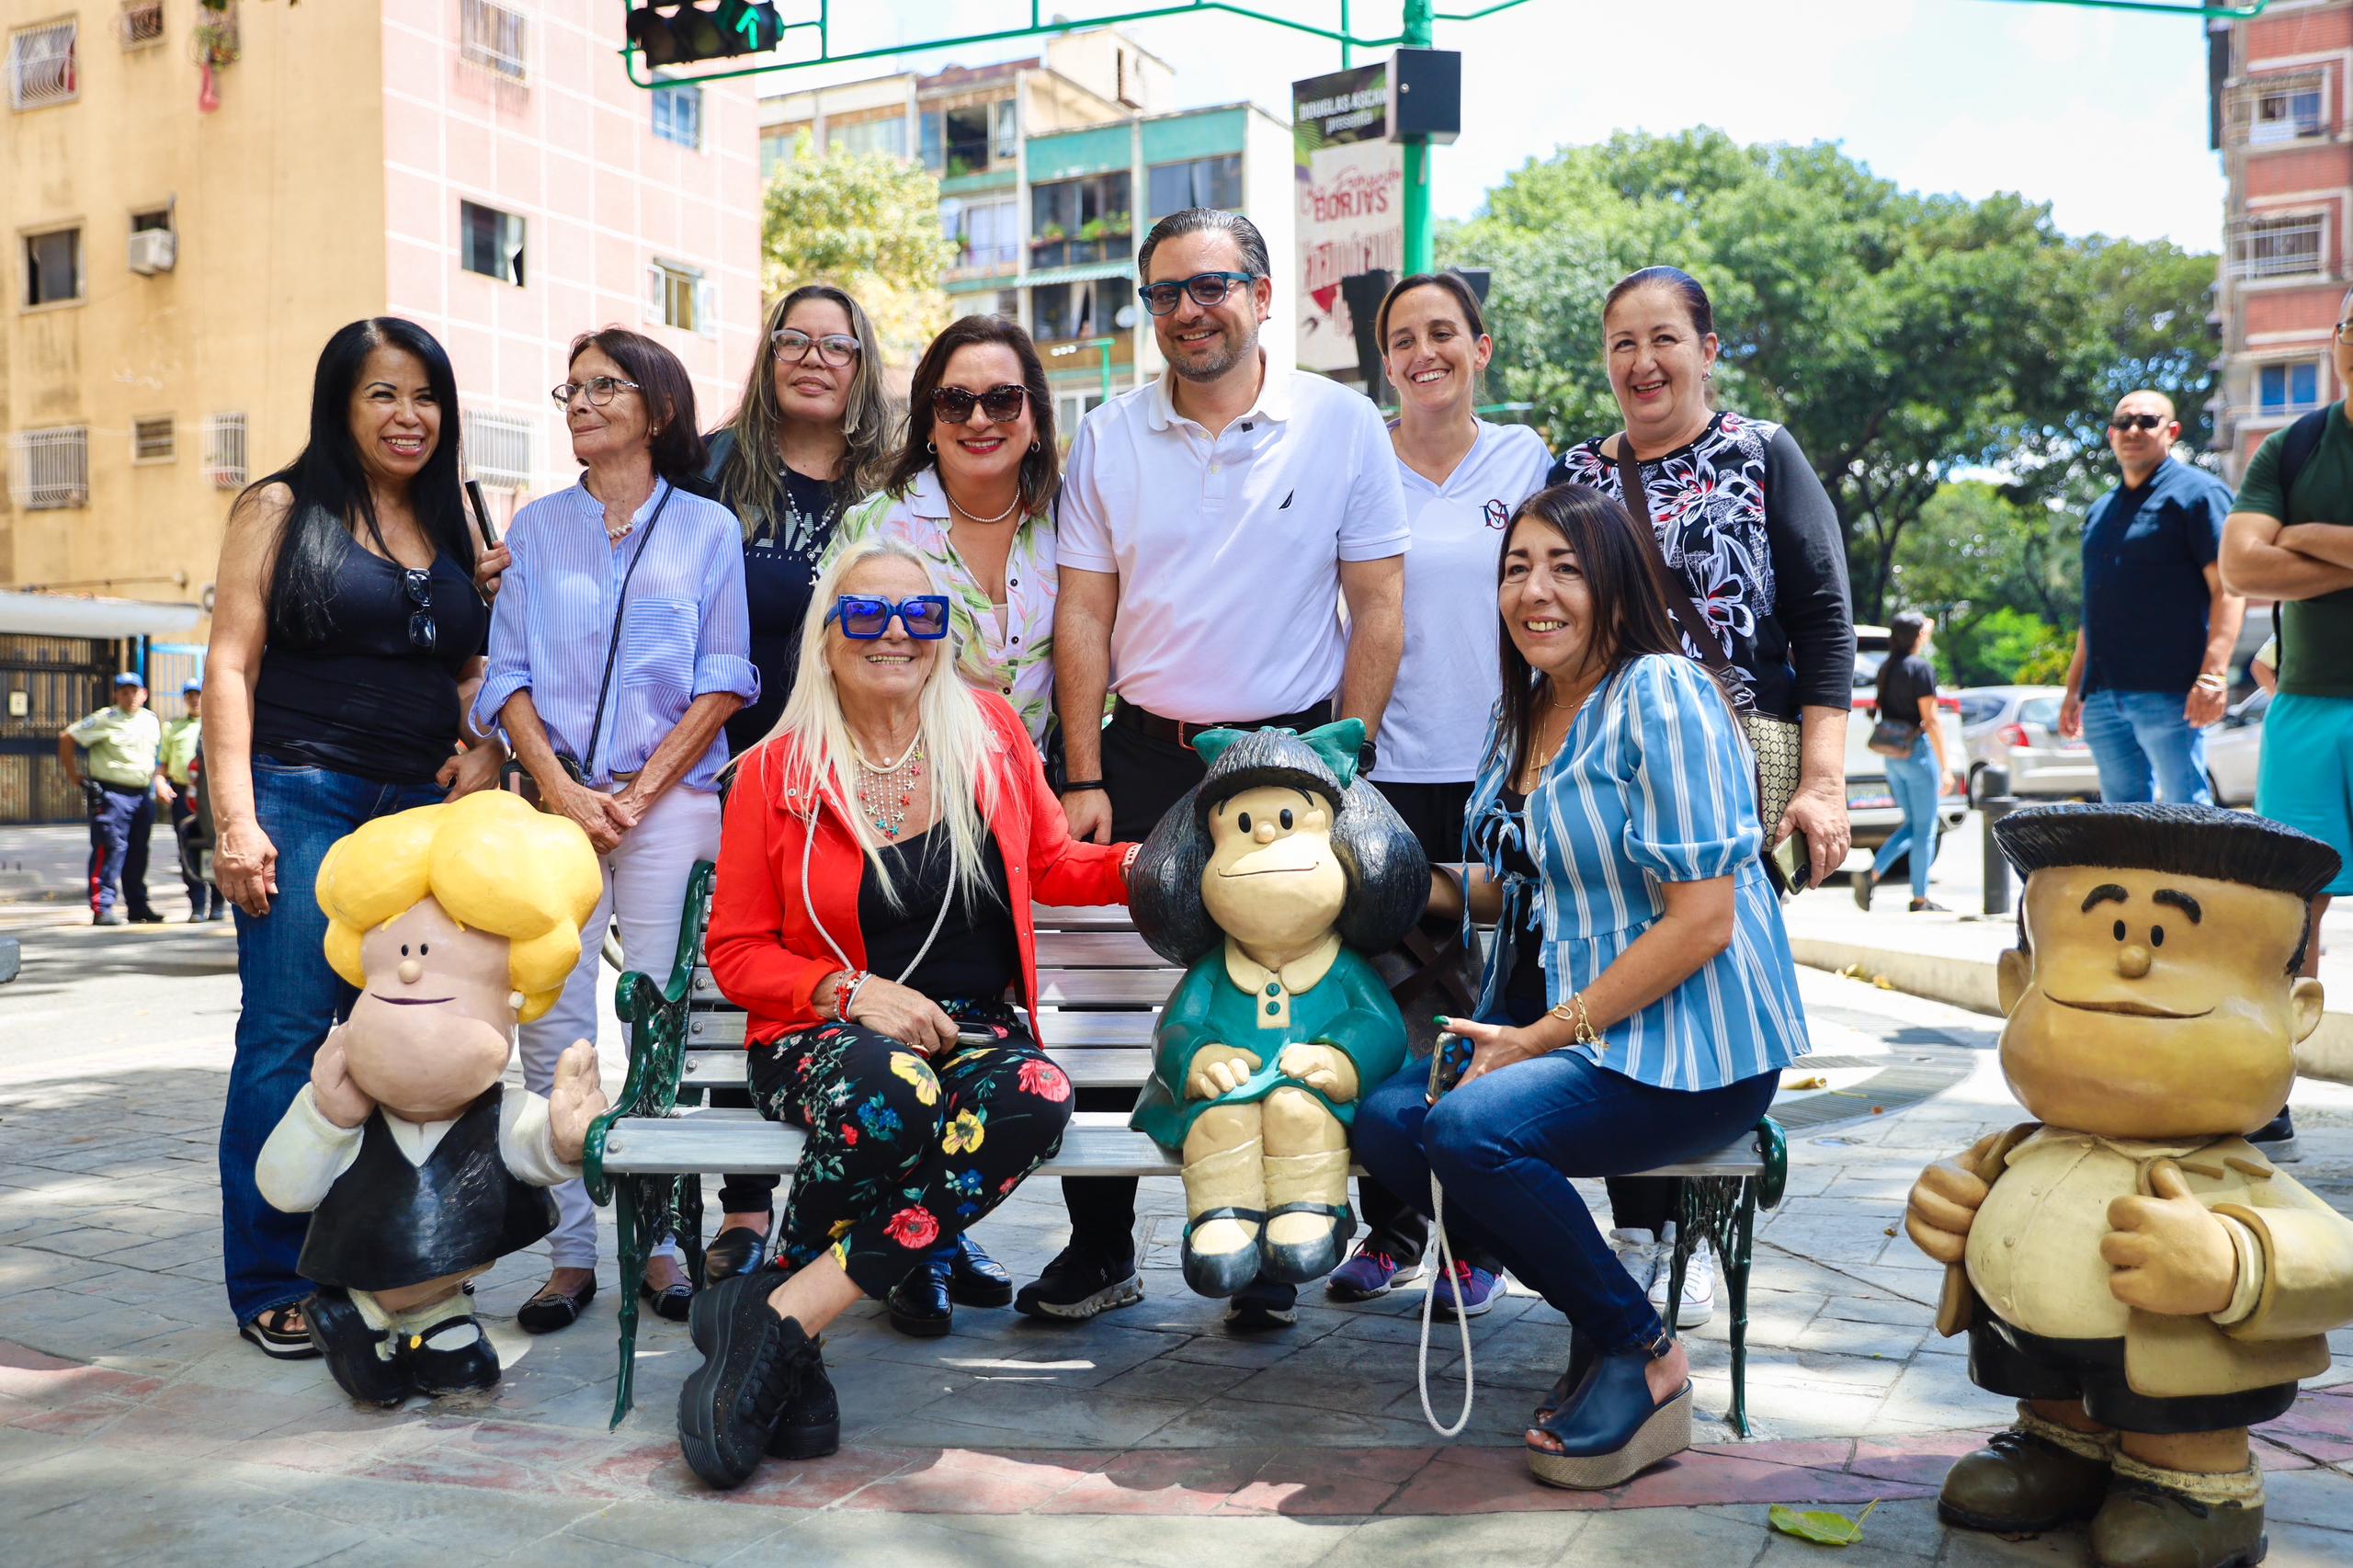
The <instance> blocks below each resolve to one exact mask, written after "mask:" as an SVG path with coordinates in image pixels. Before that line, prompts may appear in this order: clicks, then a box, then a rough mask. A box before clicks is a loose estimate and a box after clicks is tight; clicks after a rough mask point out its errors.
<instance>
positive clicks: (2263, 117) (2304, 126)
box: [2246, 78, 2322, 147]
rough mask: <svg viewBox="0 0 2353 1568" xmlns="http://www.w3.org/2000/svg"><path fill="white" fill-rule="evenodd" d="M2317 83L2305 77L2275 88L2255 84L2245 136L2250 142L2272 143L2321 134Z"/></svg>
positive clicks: (2253, 143)
mask: <svg viewBox="0 0 2353 1568" xmlns="http://www.w3.org/2000/svg"><path fill="white" fill-rule="evenodd" d="M2321 130H2322V126H2321V119H2320V83H2319V82H2318V81H2317V80H2316V79H2312V78H2305V79H2303V80H2300V81H2297V82H2294V83H2290V84H2285V85H2280V86H2278V87H2261V86H2258V87H2257V89H2256V95H2255V104H2254V111H2253V115H2252V118H2251V119H2249V120H2248V123H2247V131H2246V139H2247V142H2248V143H2249V144H2250V145H2252V146H2256V147H2266V146H2271V145H2273V144H2276V143H2278V142H2294V141H2297V140H2300V139H2301V138H2302V137H2306V136H2317V135H2319V134H2320V133H2321Z"/></svg>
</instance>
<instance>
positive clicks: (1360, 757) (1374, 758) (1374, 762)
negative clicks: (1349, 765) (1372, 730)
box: [1357, 735, 1381, 778]
mask: <svg viewBox="0 0 2353 1568" xmlns="http://www.w3.org/2000/svg"><path fill="white" fill-rule="evenodd" d="M1380 762H1381V748H1380V747H1379V746H1377V745H1375V744H1373V743H1372V737H1371V736H1370V735H1367V736H1366V737H1365V738H1364V744H1362V745H1360V746H1358V747H1357V777H1358V778H1370V777H1372V770H1373V769H1374V768H1375V767H1378V766H1379V765H1380Z"/></svg>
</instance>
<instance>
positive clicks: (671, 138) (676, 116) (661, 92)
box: [647, 83, 702, 151]
mask: <svg viewBox="0 0 2353 1568" xmlns="http://www.w3.org/2000/svg"><path fill="white" fill-rule="evenodd" d="M647 96H648V97H651V98H653V100H654V135H656V136H659V137H660V138H662V140H663V141H665V142H676V143H677V144H678V145H679V146H681V147H690V148H693V149H695V150H697V151H700V150H701V147H702V89H701V88H700V87H698V86H695V85H693V84H691V83H689V84H688V85H684V86H677V87H656V88H655V89H654V91H653V92H652V93H650V94H648V95H647Z"/></svg>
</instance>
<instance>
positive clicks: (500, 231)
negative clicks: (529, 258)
mask: <svg viewBox="0 0 2353 1568" xmlns="http://www.w3.org/2000/svg"><path fill="white" fill-rule="evenodd" d="M458 265H459V266H460V267H464V268H465V269H466V270H467V271H468V272H479V273H481V274H482V275H483V277H484V278H497V279H498V280H499V281H500V282H502V283H512V284H514V285H515V287H517V289H520V288H521V287H522V286H523V220H522V219H520V218H517V216H515V214H514V213H512V212H501V211H500V210H498V209H497V208H495V207H483V206H481V205H479V204H478V203H475V202H472V201H460V202H459V203H458Z"/></svg>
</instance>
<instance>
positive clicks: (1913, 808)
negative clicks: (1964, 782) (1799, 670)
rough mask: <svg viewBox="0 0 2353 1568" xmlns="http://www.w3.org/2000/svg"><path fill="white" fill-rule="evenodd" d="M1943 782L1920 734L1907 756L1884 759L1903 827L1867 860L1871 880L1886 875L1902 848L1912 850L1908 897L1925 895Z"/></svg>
mask: <svg viewBox="0 0 2353 1568" xmlns="http://www.w3.org/2000/svg"><path fill="white" fill-rule="evenodd" d="M1943 782H1944V780H1942V779H1940V778H1938V777H1937V752H1936V747H1935V746H1934V745H1932V744H1929V741H1928V737H1927V735H1925V734H1924V735H1922V736H1921V737H1920V738H1919V740H1918V741H1916V742H1915V743H1914V744H1913V746H1912V755H1911V756H1891V757H1889V758H1888V759H1887V787H1888V789H1889V790H1891V791H1892V792H1893V794H1894V796H1895V803H1896V804H1897V805H1899V806H1901V807H1903V808H1904V825H1903V826H1902V827H1899V828H1897V829H1896V830H1895V835H1894V836H1893V837H1892V838H1890V839H1889V840H1888V841H1887V842H1886V843H1885V844H1882V845H1881V846H1879V853H1878V854H1877V855H1875V856H1873V857H1872V858H1871V881H1879V880H1880V879H1881V877H1884V876H1886V875H1887V869H1888V868H1889V867H1890V866H1893V865H1894V864H1895V862H1896V858H1898V857H1899V856H1901V855H1902V854H1903V853H1904V851H1905V850H1906V849H1909V850H1911V851H1912V896H1913V897H1914V898H1926V897H1927V896H1928V868H1929V866H1931V865H1932V864H1934V863H1935V861H1936V858H1937V829H1938V826H1939V825H1941V824H1940V823H1939V821H1938V815H1937V810H1938V807H1937V800H1938V794H1939V793H1940V790H1939V789H1938V786H1939V785H1941V784H1942V783H1943Z"/></svg>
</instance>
